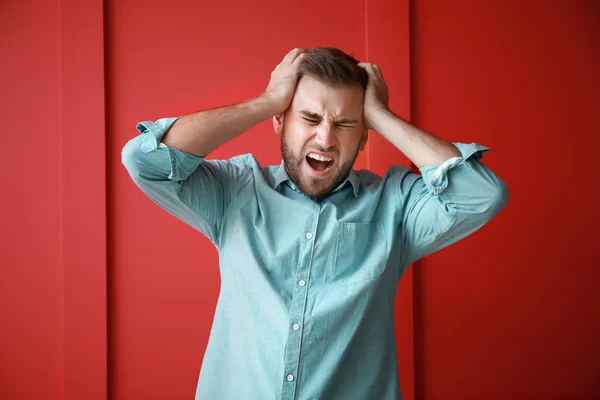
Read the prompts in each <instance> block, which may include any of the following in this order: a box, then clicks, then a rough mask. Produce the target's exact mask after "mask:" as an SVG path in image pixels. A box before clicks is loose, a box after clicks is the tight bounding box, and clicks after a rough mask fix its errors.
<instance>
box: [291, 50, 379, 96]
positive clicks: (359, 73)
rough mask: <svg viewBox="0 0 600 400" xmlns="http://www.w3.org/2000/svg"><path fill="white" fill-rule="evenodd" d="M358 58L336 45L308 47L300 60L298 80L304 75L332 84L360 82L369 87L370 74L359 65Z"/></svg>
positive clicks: (343, 84)
mask: <svg viewBox="0 0 600 400" xmlns="http://www.w3.org/2000/svg"><path fill="white" fill-rule="evenodd" d="M357 64H358V60H356V59H355V58H354V57H352V56H351V55H349V54H346V53H344V52H343V51H342V50H340V49H336V48H334V47H313V48H311V49H308V50H307V52H306V56H304V59H303V60H302V61H301V62H300V66H299V70H298V80H300V79H302V77H303V76H304V75H308V76H311V77H313V78H315V79H317V80H318V81H320V82H322V83H324V84H326V85H331V86H350V85H355V84H360V85H361V86H362V88H363V89H366V87H367V81H368V77H369V75H368V74H367V71H365V70H364V68H361V67H359V66H358V65H357Z"/></svg>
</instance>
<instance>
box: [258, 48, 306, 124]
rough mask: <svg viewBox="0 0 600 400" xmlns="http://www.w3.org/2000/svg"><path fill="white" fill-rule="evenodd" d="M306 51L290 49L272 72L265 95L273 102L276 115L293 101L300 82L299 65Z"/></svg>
mask: <svg viewBox="0 0 600 400" xmlns="http://www.w3.org/2000/svg"><path fill="white" fill-rule="evenodd" d="M305 52H306V50H304V49H299V48H296V49H294V50H292V51H290V52H289V53H288V54H287V55H286V56H285V57H284V58H283V60H282V61H281V63H279V65H278V66H277V67H275V69H274V70H273V72H271V81H270V82H269V86H268V87H267V90H266V91H265V93H264V94H263V96H264V97H265V98H267V99H269V101H271V102H273V107H274V110H275V114H274V115H278V114H281V113H283V112H284V111H285V110H287V109H288V107H289V106H290V104H291V102H292V98H293V97H294V91H295V90H296V83H297V82H298V66H299V65H300V62H301V61H302V59H303V58H304V54H305Z"/></svg>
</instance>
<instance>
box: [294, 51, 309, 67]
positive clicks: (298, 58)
mask: <svg viewBox="0 0 600 400" xmlns="http://www.w3.org/2000/svg"><path fill="white" fill-rule="evenodd" d="M306 54H307V53H306V52H304V53H300V54H298V57H296V58H295V59H294V61H292V66H294V67H297V66H298V65H299V64H300V63H301V62H302V60H304V59H305V58H306Z"/></svg>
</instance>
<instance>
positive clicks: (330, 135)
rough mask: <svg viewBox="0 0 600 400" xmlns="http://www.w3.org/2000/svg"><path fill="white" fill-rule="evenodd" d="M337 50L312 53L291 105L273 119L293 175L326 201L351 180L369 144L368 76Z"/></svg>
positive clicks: (304, 64)
mask: <svg viewBox="0 0 600 400" xmlns="http://www.w3.org/2000/svg"><path fill="white" fill-rule="evenodd" d="M357 64H358V61H357V60H355V59H354V58H352V57H351V56H349V55H347V54H345V53H343V52H342V51H340V50H338V49H333V48H314V49H310V50H308V51H307V54H306V56H305V58H304V59H303V60H302V62H301V64H300V66H299V74H298V77H299V78H298V84H297V86H296V91H295V92H294V97H293V99H292V103H291V105H290V107H289V108H288V109H287V110H286V111H285V112H284V113H283V114H281V115H277V116H275V117H273V126H274V128H275V131H276V132H277V133H280V134H281V153H282V156H283V160H284V164H285V167H286V171H287V173H288V176H289V177H290V179H291V180H292V182H294V183H295V184H296V186H298V188H299V189H300V190H301V191H302V192H303V193H304V194H306V195H307V196H310V197H312V198H313V199H315V200H317V201H320V200H322V199H323V198H325V197H326V196H327V195H329V193H331V191H332V190H334V189H335V188H336V187H337V186H338V185H339V184H340V183H341V182H343V180H344V179H346V177H347V176H348V174H349V172H350V170H351V169H352V166H353V165H354V161H355V160H356V157H357V155H358V152H359V151H361V150H363V148H364V146H365V143H366V141H367V129H366V128H365V125H364V119H363V104H364V92H365V88H366V85H367V79H368V75H367V72H366V71H365V70H364V69H363V68H361V67H358V66H357Z"/></svg>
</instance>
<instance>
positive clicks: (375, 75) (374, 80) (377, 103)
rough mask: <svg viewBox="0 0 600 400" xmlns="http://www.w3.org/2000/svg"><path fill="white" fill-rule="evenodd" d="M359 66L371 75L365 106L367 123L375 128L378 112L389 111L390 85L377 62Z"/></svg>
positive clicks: (371, 127)
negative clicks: (388, 85)
mask: <svg viewBox="0 0 600 400" xmlns="http://www.w3.org/2000/svg"><path fill="white" fill-rule="evenodd" d="M358 66H359V67H361V68H364V69H365V71H367V74H368V75H369V82H368V84H367V88H366V90H365V105H364V108H363V112H364V118H365V125H366V127H367V128H368V129H373V126H374V124H373V120H374V118H376V117H377V114H379V113H381V112H385V111H388V101H389V95H388V87H387V85H386V84H385V81H384V79H383V75H382V74H381V70H380V69H379V67H378V66H377V65H375V64H371V63H359V64H358Z"/></svg>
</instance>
